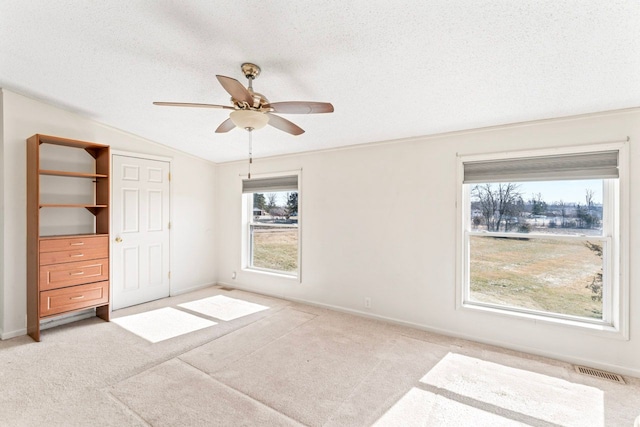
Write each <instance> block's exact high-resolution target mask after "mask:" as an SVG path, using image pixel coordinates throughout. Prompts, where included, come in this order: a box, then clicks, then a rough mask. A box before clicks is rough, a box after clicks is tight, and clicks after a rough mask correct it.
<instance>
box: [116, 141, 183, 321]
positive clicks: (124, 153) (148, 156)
mask: <svg viewBox="0 0 640 427" xmlns="http://www.w3.org/2000/svg"><path fill="white" fill-rule="evenodd" d="M113 156H125V157H135V158H137V159H144V160H157V161H160V162H167V163H169V174H171V170H172V166H173V163H172V162H173V157H166V156H157V155H155V154H147V153H137V152H134V151H125V150H111V158H110V159H109V161H110V165H109V167H110V169H111V170H110V173H111V175H109V176H111V177H113V176H114V174H113ZM171 200H173V185H171V180H169V222H171V218H172V217H173V204H172V203H171ZM109 206H113V185H110V188H109ZM113 214H114V212H113V210H111V211H110V214H109V240H110V241H109V260H112V259H113V251H114V246H115V245H114V244H113V242H112V241H111V239H115V237H114V234H113V233H112V231H113ZM171 263H172V256H171V227H170V228H169V272H171V271H172V268H171ZM112 277H114V276H113V262H109V281H110V282H111V278H112ZM169 296H173V281H172V280H169ZM109 301H110V304H109V309H110V310H112V307H113V304H112V303H111V302H113V286H111V283H109ZM112 311H113V310H112Z"/></svg>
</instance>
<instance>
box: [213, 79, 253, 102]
mask: <svg viewBox="0 0 640 427" xmlns="http://www.w3.org/2000/svg"><path fill="white" fill-rule="evenodd" d="M216 78H217V79H218V81H219V82H220V84H221V85H222V87H223V88H224V90H226V91H227V92H229V95H231V97H232V98H233V99H236V100H238V101H240V102H246V103H247V104H249V105H253V96H251V93H249V91H248V90H247V88H246V87H244V86H243V85H242V83H240V82H239V81H237V80H236V79H233V78H231V77H226V76H218V75H216Z"/></svg>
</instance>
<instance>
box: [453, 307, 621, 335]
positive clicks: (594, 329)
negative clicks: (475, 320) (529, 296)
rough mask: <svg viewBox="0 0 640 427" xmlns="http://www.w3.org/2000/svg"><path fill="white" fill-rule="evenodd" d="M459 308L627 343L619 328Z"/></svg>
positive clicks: (492, 310)
mask: <svg viewBox="0 0 640 427" xmlns="http://www.w3.org/2000/svg"><path fill="white" fill-rule="evenodd" d="M459 308H461V309H463V310H471V311H476V312H482V313H488V314H493V315H497V316H502V317H508V318H511V319H513V318H517V319H522V320H525V321H531V322H533V323H540V324H549V325H557V326H562V327H567V328H572V329H580V330H582V331H584V332H586V333H589V334H591V335H596V336H600V337H603V338H613V339H618V340H621V341H629V336H628V334H625V333H624V331H623V330H622V329H621V328H620V327H616V326H611V325H606V324H604V323H602V324H597V323H589V322H581V321H579V320H571V319H561V318H556V317H552V316H544V315H539V314H533V313H524V312H519V311H515V310H509V309H507V308H504V309H501V308H495V307H487V306H483V305H479V304H474V303H469V302H464V303H462V304H461V305H460V306H459Z"/></svg>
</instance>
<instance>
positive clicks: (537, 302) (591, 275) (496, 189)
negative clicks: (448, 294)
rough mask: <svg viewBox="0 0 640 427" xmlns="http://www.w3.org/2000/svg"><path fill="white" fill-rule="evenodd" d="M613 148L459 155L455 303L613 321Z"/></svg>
mask: <svg viewBox="0 0 640 427" xmlns="http://www.w3.org/2000/svg"><path fill="white" fill-rule="evenodd" d="M618 156H619V152H618V150H611V151H600V152H587V153H571V154H563V155H552V156H536V157H524V158H510V159H483V160H471V159H462V169H463V174H464V178H463V188H462V191H463V201H462V207H463V209H462V215H463V227H464V231H463V251H462V257H463V272H462V277H463V283H462V300H463V301H462V302H463V305H464V306H466V307H476V308H488V309H492V310H497V311H500V312H503V313H507V314H508V313H512V314H525V315H533V316H538V317H541V318H547V319H564V320H568V321H572V322H577V323H578V324H580V323H584V324H599V325H604V326H610V327H616V326H618V325H619V314H620V313H619V310H618V304H617V302H618V301H619V298H620V280H619V277H618V274H617V272H618V271H619V259H620V242H619V240H620V239H619V227H620V217H619V208H618V206H619V183H618V180H619V172H618Z"/></svg>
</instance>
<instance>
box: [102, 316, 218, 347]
mask: <svg viewBox="0 0 640 427" xmlns="http://www.w3.org/2000/svg"><path fill="white" fill-rule="evenodd" d="M111 321H112V322H113V323H115V324H117V325H119V326H121V327H122V328H124V329H126V330H127V331H129V332H131V333H133V334H136V335H138V336H139V337H141V338H144V339H145V340H147V341H150V342H152V343H156V342H160V341H164V340H168V339H169V338H174V337H177V336H180V335H184V334H188V333H189V332H194V331H197V330H200V329H204V328H208V327H209V326H213V325H216V324H217V323H216V322H212V321H211V320H207V319H203V318H201V317H198V316H194V315H192V314H189V313H185V312H184V311H180V310H176V309H175V308H170V307H165V308H160V309H158V310H152V311H147V312H144V313H139V314H132V315H131V316H125V317H119V318H117V319H112V320H111Z"/></svg>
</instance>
